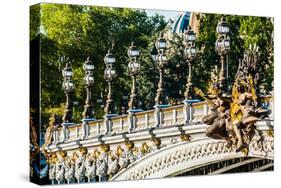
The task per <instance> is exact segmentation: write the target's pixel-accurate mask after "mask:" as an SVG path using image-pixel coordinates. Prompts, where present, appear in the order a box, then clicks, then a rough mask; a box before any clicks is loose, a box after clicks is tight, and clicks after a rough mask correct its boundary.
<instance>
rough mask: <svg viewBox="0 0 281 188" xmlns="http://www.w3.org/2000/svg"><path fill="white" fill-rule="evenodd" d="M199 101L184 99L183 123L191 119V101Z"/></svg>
mask: <svg viewBox="0 0 281 188" xmlns="http://www.w3.org/2000/svg"><path fill="white" fill-rule="evenodd" d="M196 102H199V100H198V99H191V100H184V101H183V103H184V105H183V116H184V123H185V124H187V123H191V122H192V120H193V108H192V103H196Z"/></svg>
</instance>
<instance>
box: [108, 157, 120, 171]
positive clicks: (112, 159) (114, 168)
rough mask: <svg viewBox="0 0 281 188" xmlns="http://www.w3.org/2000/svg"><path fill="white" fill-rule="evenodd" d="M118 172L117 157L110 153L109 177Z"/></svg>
mask: <svg viewBox="0 0 281 188" xmlns="http://www.w3.org/2000/svg"><path fill="white" fill-rule="evenodd" d="M118 170H119V163H118V156H116V155H115V154H114V153H110V155H109V157H108V172H107V174H108V175H109V177H112V176H114V175H115V174H116V173H117V172H118Z"/></svg>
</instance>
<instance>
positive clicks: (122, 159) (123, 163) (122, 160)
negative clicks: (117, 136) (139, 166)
mask: <svg viewBox="0 0 281 188" xmlns="http://www.w3.org/2000/svg"><path fill="white" fill-rule="evenodd" d="M116 155H117V156H118V159H119V161H118V162H119V166H120V169H123V168H127V166H128V165H129V160H128V158H127V155H126V152H125V151H124V149H123V148H122V147H121V146H120V145H118V146H117V148H116Z"/></svg>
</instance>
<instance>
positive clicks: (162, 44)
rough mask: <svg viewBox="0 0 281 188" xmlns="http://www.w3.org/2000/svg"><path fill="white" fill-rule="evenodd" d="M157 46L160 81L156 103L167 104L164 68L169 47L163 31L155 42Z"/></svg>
mask: <svg viewBox="0 0 281 188" xmlns="http://www.w3.org/2000/svg"><path fill="white" fill-rule="evenodd" d="M155 46H156V48H157V50H158V54H157V56H156V62H157V64H158V69H159V82H158V89H157V94H156V97H155V104H156V105H165V104H167V102H166V96H165V88H164V84H165V83H164V69H165V66H166V65H167V64H168V60H167V57H166V55H165V50H166V48H167V41H166V40H165V39H164V37H163V34H162V33H161V35H160V37H159V38H158V40H157V41H156V42H155Z"/></svg>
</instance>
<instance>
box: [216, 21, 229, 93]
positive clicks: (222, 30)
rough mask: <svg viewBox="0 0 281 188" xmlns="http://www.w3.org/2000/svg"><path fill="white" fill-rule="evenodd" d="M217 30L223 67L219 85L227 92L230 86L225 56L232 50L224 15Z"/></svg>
mask: <svg viewBox="0 0 281 188" xmlns="http://www.w3.org/2000/svg"><path fill="white" fill-rule="evenodd" d="M216 31H217V35H218V37H217V41H216V51H217V53H218V54H219V56H220V62H221V69H220V74H219V87H220V90H221V92H222V94H226V92H227V89H228V88H227V82H226V75H225V73H226V70H225V67H226V64H225V58H226V55H227V53H228V52H229V50H230V37H229V31H230V29H229V26H228V24H227V23H226V21H225V18H224V17H222V18H221V21H220V22H219V23H218V25H217V28H216Z"/></svg>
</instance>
